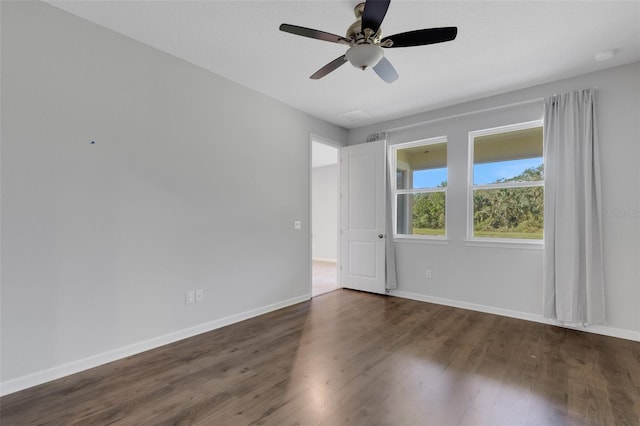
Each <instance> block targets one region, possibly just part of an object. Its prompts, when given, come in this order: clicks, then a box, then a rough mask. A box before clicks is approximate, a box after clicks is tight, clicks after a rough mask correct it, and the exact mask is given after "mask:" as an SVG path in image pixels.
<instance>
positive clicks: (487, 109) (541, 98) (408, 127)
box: [386, 97, 544, 132]
mask: <svg viewBox="0 0 640 426" xmlns="http://www.w3.org/2000/svg"><path fill="white" fill-rule="evenodd" d="M542 101H544V97H540V98H534V99H529V100H526V101H520V102H513V103H510V104H507V105H499V106H494V107H489V108H482V109H477V110H473V111H467V112H461V113H458V114H452V115H447V116H445V117H439V118H434V119H431V120H426V121H421V122H419V123H413V124H407V125H405V126H399V127H394V128H391V129H387V130H386V131H387V132H397V131H399V130H406V129H410V128H412V127H418V126H423V125H425V124H431V123H435V122H438V121H443V120H450V119H452V118H458V117H464V116H467V115H473V114H479V113H481V112H488V111H495V110H498V109H503V108H511V107H516V106H520V105H527V104H532V103H535V102H542Z"/></svg>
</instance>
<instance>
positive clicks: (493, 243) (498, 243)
mask: <svg viewBox="0 0 640 426" xmlns="http://www.w3.org/2000/svg"><path fill="white" fill-rule="evenodd" d="M464 245H465V246H469V247H499V248H515V249H525V250H542V249H543V248H544V241H541V240H536V241H531V240H515V239H513V240H509V239H504V238H503V239H498V238H491V239H489V238H474V239H472V240H469V239H467V240H465V241H464Z"/></svg>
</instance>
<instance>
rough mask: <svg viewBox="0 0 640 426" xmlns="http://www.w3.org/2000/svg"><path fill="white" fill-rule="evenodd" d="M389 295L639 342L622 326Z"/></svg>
mask: <svg viewBox="0 0 640 426" xmlns="http://www.w3.org/2000/svg"><path fill="white" fill-rule="evenodd" d="M389 295H390V296H395V297H401V298H403V299H412V300H418V301H420V302H429V303H435V304H437V305H445V306H453V307H454V308H462V309H468V310H471V311H478V312H485V313H487V314H495V315H501V316H504V317H511V318H518V319H523V320H527V321H533V322H539V323H542V324H549V325H555V326H558V327H563V328H569V329H572V330H578V331H586V332H587V333H595V334H602V335H604V336H611V337H618V338H620V339H627V340H634V341H636V342H640V331H634V330H626V329H623V328H615V327H608V326H605V325H589V326H587V327H571V326H567V325H565V324H562V323H560V322H556V321H553V320H549V319H546V318H544V317H543V316H542V315H537V314H531V313H528V312H520V311H512V310H510V309H502V308H495V307H493V306H486V305H479V304H475V303H468V302H462V301H459V300H453V299H445V298H441V297H434V296H426V295H424V294H419V293H411V292H407V291H400V290H389Z"/></svg>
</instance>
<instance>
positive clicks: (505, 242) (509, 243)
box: [465, 119, 545, 248]
mask: <svg viewBox="0 0 640 426" xmlns="http://www.w3.org/2000/svg"><path fill="white" fill-rule="evenodd" d="M537 127H541V128H542V129H543V133H544V121H543V120H542V119H539V120H533V121H526V122H522V123H516V124H508V125H505V126H498V127H492V128H488V129H481V130H474V131H471V132H469V142H468V145H469V146H468V150H469V154H468V171H467V176H468V180H467V238H466V240H465V241H466V243H467V244H468V245H478V246H503V247H522V248H542V247H543V246H544V236H543V238H541V239H525V238H492V237H476V236H474V233H473V218H474V211H473V208H474V202H473V194H474V191H475V190H478V189H508V188H530V187H536V186H541V187H542V188H543V191H544V187H545V180H544V179H543V180H541V181H524V182H503V183H492V184H480V185H474V184H473V177H474V176H473V166H474V164H475V162H474V147H475V138H476V137H478V136H488V135H495V134H500V133H507V132H513V131H518V130H526V129H533V128H537ZM543 143H544V142H543ZM542 164H545V156H544V145H543V154H542ZM543 214H544V213H543ZM543 220H544V218H543Z"/></svg>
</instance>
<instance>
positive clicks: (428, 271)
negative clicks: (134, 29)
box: [424, 269, 431, 279]
mask: <svg viewBox="0 0 640 426" xmlns="http://www.w3.org/2000/svg"><path fill="white" fill-rule="evenodd" d="M424 277H425V278H427V279H431V269H427V270H426V271H425V273H424Z"/></svg>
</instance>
